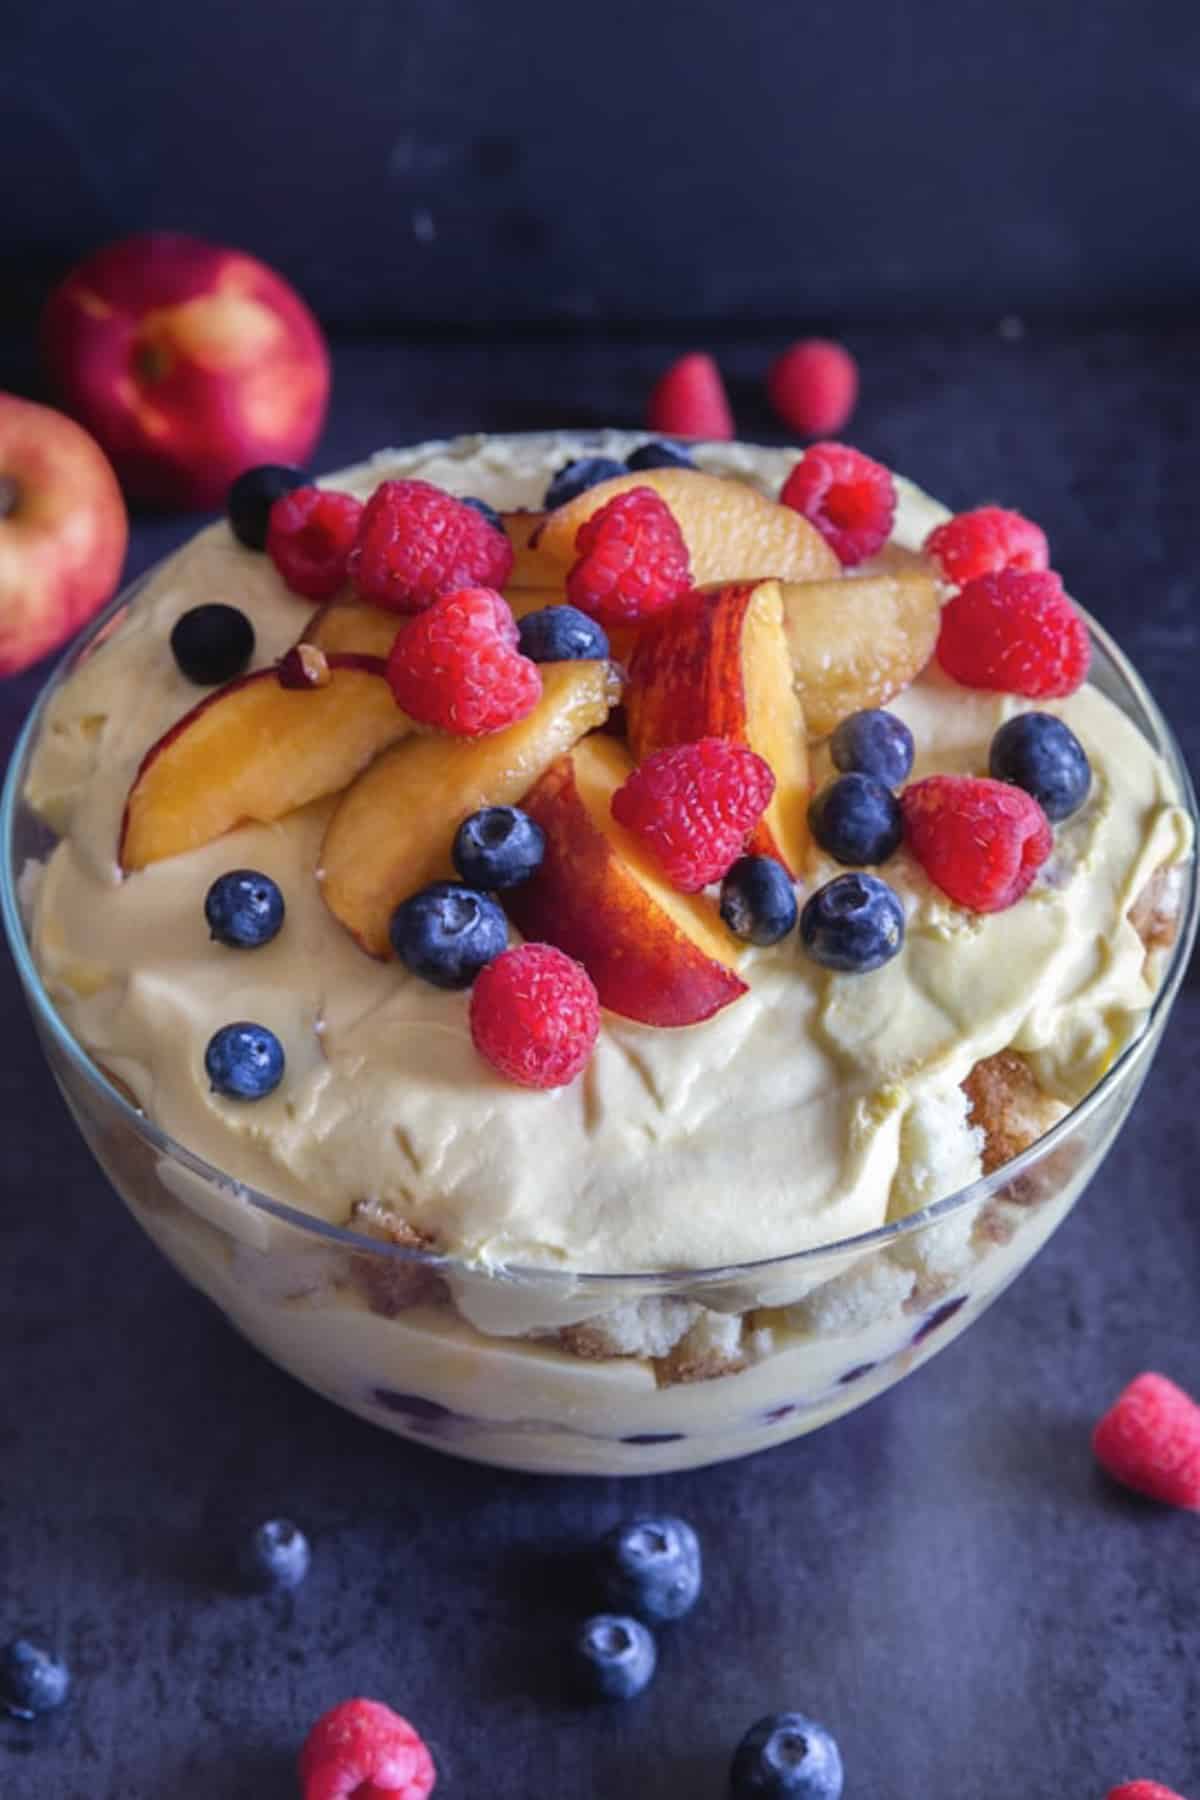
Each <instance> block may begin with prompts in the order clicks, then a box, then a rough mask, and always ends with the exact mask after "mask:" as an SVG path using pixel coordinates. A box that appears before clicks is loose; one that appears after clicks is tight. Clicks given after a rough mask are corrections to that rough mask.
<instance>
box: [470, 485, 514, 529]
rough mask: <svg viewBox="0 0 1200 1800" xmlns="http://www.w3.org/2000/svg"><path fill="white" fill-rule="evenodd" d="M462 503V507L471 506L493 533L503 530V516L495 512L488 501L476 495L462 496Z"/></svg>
mask: <svg viewBox="0 0 1200 1800" xmlns="http://www.w3.org/2000/svg"><path fill="white" fill-rule="evenodd" d="M462 503H463V505H464V506H473V507H474V509H475V511H476V512H477V513H478V514H479V516H480V518H481V519H486V520H487V522H488V524H489V525H490V526H491V527H492V529H493V530H494V531H503V530H504V518H503V515H502V514H500V513H498V512H497V511H496V508H495V507H494V506H493V505H492V503H491V501H490V500H481V499H480V498H479V496H478V495H477V494H464V495H463V496H462Z"/></svg>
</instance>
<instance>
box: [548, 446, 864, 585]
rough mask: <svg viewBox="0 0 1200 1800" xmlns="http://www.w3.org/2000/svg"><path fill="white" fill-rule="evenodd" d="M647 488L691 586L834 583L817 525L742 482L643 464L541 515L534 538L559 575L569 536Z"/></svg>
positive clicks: (836, 567) (571, 552)
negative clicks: (680, 550) (684, 554)
mask: <svg viewBox="0 0 1200 1800" xmlns="http://www.w3.org/2000/svg"><path fill="white" fill-rule="evenodd" d="M635 487H648V488H653V489H654V492H655V493H656V494H658V495H659V496H660V498H661V499H663V500H665V501H666V503H667V505H668V506H669V507H670V509H671V511H672V512H673V513H674V515H675V519H676V521H677V523H678V525H679V529H680V530H681V531H682V533H683V535H684V539H685V541H686V543H687V547H688V555H689V556H690V557H691V559H692V580H693V581H694V582H695V583H696V585H697V587H700V586H702V585H703V584H704V583H706V582H715V581H757V580H759V579H760V578H762V577H764V576H768V575H774V576H775V577H776V578H777V579H778V580H780V581H817V580H820V579H822V578H824V579H827V580H832V579H833V578H834V577H835V576H837V575H838V574H839V573H840V570H841V565H840V564H839V562H838V560H837V557H836V556H835V555H834V554H833V551H832V550H831V549H830V548H829V546H828V544H827V543H826V542H825V540H824V538H823V537H822V536H821V534H820V532H819V531H818V530H817V529H816V527H815V525H810V524H809V522H808V520H807V519H805V518H802V517H801V515H800V514H799V513H798V512H795V511H794V510H793V508H792V507H790V506H780V505H779V503H778V502H777V501H775V500H768V499H766V497H765V496H764V495H762V494H760V493H759V492H758V490H757V489H756V488H752V487H748V486H747V485H746V483H745V482H744V481H735V480H732V479H731V478H729V477H726V476H722V475H704V474H701V472H700V471H699V470H698V469H647V470H645V471H644V472H640V473H638V474H636V475H617V476H614V477H613V479H612V480H611V481H602V482H600V483H599V484H598V485H597V486H596V487H593V488H588V489H587V491H586V493H582V494H579V495H578V496H577V497H576V498H575V499H574V500H569V501H568V502H567V504H566V505H565V506H560V507H558V508H557V510H556V511H555V512H552V513H548V514H547V515H546V520H545V523H544V524H543V525H542V526H541V528H540V529H539V530H538V531H537V532H536V533H535V535H534V537H533V539H532V543H533V547H534V549H535V550H536V552H537V555H538V557H539V558H540V559H542V560H544V561H547V562H550V563H553V564H554V565H556V567H557V569H558V571H559V579H562V578H563V577H565V574H566V571H567V570H568V569H569V568H570V567H571V564H572V563H573V562H574V561H575V533H576V532H577V531H578V530H579V527H580V526H581V525H582V524H583V522H584V520H585V519H590V518H591V516H592V514H593V513H594V512H596V511H597V510H598V509H599V508H600V507H601V506H604V505H605V504H606V502H608V501H609V500H612V499H613V498H614V497H615V496H616V495H617V494H623V493H626V492H627V491H628V490H629V489H630V488H635Z"/></svg>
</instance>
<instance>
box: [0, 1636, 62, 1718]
mask: <svg viewBox="0 0 1200 1800" xmlns="http://www.w3.org/2000/svg"><path fill="white" fill-rule="evenodd" d="M70 1691H71V1674H70V1670H69V1669H68V1668H67V1665H66V1663H65V1662H62V1661H60V1659H59V1658H58V1657H56V1656H51V1654H50V1652H49V1651H48V1650H43V1649H42V1648H41V1646H40V1645H39V1644H31V1643H30V1642H29V1640H28V1638H14V1640H13V1641H12V1643H11V1644H5V1646H4V1648H3V1650H0V1711H4V1712H7V1713H9V1714H11V1716H12V1717H13V1718H14V1719H36V1718H37V1717H38V1715H39V1714H41V1713H48V1712H53V1711H54V1709H55V1707H57V1706H61V1705H62V1704H63V1702H64V1701H65V1700H66V1698H67V1695H68V1694H69V1693H70Z"/></svg>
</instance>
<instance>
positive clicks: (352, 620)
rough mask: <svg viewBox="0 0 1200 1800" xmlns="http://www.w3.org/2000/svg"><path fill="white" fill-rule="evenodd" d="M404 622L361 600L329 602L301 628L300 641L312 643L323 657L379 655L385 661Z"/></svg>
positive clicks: (397, 616) (400, 618) (380, 607)
mask: <svg viewBox="0 0 1200 1800" xmlns="http://www.w3.org/2000/svg"><path fill="white" fill-rule="evenodd" d="M404 623H405V620H404V619H403V618H402V616H401V615H400V614H399V613H394V612H387V611H385V609H384V608H383V607H382V606H368V605H367V603H366V601H365V600H330V601H329V602H328V603H327V604H326V605H325V606H322V607H321V608H320V609H319V611H317V612H315V613H314V614H313V616H312V618H311V619H310V620H309V621H308V624H307V625H306V626H305V627H304V631H303V633H302V634H301V637H300V642H301V643H302V644H315V645H316V646H317V648H318V649H319V650H324V652H325V654H326V656H335V655H338V656H343V655H355V654H357V655H359V656H381V657H382V658H383V659H384V661H385V662H386V661H387V659H388V657H389V656H390V654H391V649H392V645H393V644H394V643H395V641H396V633H397V632H398V631H399V630H400V628H401V626H402V625H403V624H404Z"/></svg>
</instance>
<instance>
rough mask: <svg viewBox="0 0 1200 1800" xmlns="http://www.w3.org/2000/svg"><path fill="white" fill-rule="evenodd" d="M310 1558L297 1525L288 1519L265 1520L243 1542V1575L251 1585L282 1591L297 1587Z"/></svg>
mask: <svg viewBox="0 0 1200 1800" xmlns="http://www.w3.org/2000/svg"><path fill="white" fill-rule="evenodd" d="M311 1560H312V1556H311V1552H310V1550H309V1547H308V1539H307V1538H306V1537H305V1535H304V1533H303V1532H302V1531H301V1530H300V1527H299V1526H298V1525H293V1524H292V1522H291V1520H290V1519H268V1520H267V1522H266V1524H265V1525H260V1526H258V1528H257V1529H256V1530H255V1531H254V1532H253V1533H252V1534H251V1536H250V1539H249V1541H248V1542H247V1545H246V1550H245V1565H246V1576H247V1579H248V1580H249V1581H250V1583H251V1584H252V1585H253V1586H254V1587H257V1588H263V1589H267V1590H270V1589H274V1590H276V1591H277V1592H286V1591H287V1590H289V1589H291V1588H298V1587H299V1586H300V1583H301V1582H302V1581H303V1580H304V1577H305V1576H306V1575H307V1574H308V1569H309V1564H310V1562H311Z"/></svg>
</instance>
